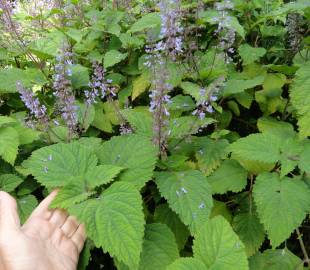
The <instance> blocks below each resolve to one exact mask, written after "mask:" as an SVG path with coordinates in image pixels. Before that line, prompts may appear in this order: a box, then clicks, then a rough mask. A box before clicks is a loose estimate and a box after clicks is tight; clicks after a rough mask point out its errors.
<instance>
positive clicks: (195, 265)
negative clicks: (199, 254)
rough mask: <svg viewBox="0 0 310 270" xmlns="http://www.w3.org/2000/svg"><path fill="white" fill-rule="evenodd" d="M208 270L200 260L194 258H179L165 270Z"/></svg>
mask: <svg viewBox="0 0 310 270" xmlns="http://www.w3.org/2000/svg"><path fill="white" fill-rule="evenodd" d="M198 269H199V270H208V269H209V268H208V267H207V266H205V265H204V264H203V262H202V261H201V260H198V259H196V258H179V259H177V260H175V261H174V262H173V263H172V264H170V265H169V266H168V267H167V268H166V270H198Z"/></svg>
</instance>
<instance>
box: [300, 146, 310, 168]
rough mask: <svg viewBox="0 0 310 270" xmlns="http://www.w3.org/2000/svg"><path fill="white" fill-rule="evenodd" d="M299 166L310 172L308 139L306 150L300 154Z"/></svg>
mask: <svg viewBox="0 0 310 270" xmlns="http://www.w3.org/2000/svg"><path fill="white" fill-rule="evenodd" d="M298 166H299V168H300V169H302V170H303V171H305V172H307V173H309V174H310V143H309V142H308V141H307V143H305V145H304V150H303V151H302V153H301V154H300V160H299V163H298Z"/></svg>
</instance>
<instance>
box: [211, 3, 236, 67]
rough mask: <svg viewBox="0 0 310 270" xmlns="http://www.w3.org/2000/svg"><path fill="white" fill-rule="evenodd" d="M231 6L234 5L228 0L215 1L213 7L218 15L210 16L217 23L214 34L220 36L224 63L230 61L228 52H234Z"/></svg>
mask: <svg viewBox="0 0 310 270" xmlns="http://www.w3.org/2000/svg"><path fill="white" fill-rule="evenodd" d="M233 8H234V5H233V3H232V2H231V1H230V0H224V1H223V2H217V3H215V9H216V10H217V12H218V16H217V17H213V18H212V21H213V22H215V23H217V24H218V27H217V29H216V31H215V34H217V35H219V37H220V42H219V47H220V49H222V50H223V51H224V53H225V60H226V63H230V62H231V61H232V59H231V57H230V56H229V54H232V53H234V48H233V47H232V46H233V44H234V42H235V31H234V30H233V29H232V27H231V20H232V18H231V16H230V15H229V10H231V9H233Z"/></svg>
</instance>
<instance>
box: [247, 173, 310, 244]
mask: <svg viewBox="0 0 310 270" xmlns="http://www.w3.org/2000/svg"><path fill="white" fill-rule="evenodd" d="M253 194H254V201H255V204H256V206H257V213H258V216H259V218H260V221H261V222H262V223H263V225H264V227H265V229H266V231H267V233H268V237H269V239H270V241H271V244H272V246H273V247H277V246H279V245H280V244H281V243H282V242H283V241H284V240H285V239H287V238H289V237H290V235H291V233H292V232H293V230H294V229H296V228H297V227H298V226H299V225H300V224H301V222H302V221H303V219H304V218H305V217H306V215H307V213H308V212H309V210H310V190H309V188H308V187H307V186H306V184H305V183H304V182H302V181H300V180H297V179H292V178H288V177H284V178H282V179H280V177H279V175H278V174H277V173H262V174H260V175H259V176H258V177H257V178H256V181H255V184H254V188H253ZM296 194H298V196H296Z"/></svg>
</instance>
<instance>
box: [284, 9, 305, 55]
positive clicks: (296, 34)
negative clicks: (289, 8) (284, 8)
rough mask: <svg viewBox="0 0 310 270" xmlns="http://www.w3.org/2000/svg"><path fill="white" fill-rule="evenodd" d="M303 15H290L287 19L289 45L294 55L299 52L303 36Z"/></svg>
mask: <svg viewBox="0 0 310 270" xmlns="http://www.w3.org/2000/svg"><path fill="white" fill-rule="evenodd" d="M301 22H302V15H300V14H298V13H289V14H288V15H287V19H286V30H287V36H288V43H289V47H290V49H291V51H292V52H293V54H296V53H297V52H298V50H299V47H300V44H301V40H302V35H301V33H300V30H301V26H300V25H301Z"/></svg>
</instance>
